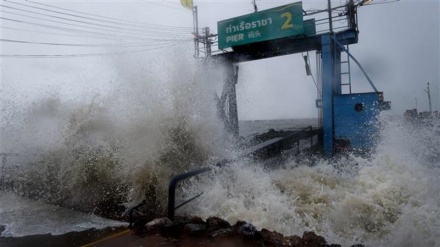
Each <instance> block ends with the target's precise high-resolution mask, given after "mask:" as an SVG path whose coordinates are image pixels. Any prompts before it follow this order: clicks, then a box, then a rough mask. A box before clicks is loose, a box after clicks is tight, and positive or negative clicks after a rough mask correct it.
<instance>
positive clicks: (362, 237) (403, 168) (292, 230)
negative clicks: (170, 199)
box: [0, 54, 440, 246]
mask: <svg viewBox="0 0 440 247" xmlns="http://www.w3.org/2000/svg"><path fill="white" fill-rule="evenodd" d="M163 57H164V56H161V58H162V59H164V61H162V62H158V63H143V62H144V61H137V60H135V61H124V59H122V58H120V59H118V60H115V61H114V63H115V66H114V67H115V68H116V69H117V71H116V73H117V76H116V81H117V83H116V84H117V85H116V86H115V87H114V88H113V90H109V92H108V93H106V94H104V95H99V96H96V97H94V98H93V99H89V98H88V99H80V100H77V101H73V102H72V101H65V100H62V99H61V97H59V96H58V95H57V94H56V93H50V96H46V97H45V98H43V99H40V100H36V101H35V102H34V104H33V105H32V106H31V107H29V106H28V105H25V106H20V105H16V104H15V103H14V104H11V106H10V107H9V108H8V106H6V107H5V108H6V109H13V110H11V112H10V114H9V115H8V114H6V116H3V120H5V119H6V120H5V121H2V140H3V141H4V143H3V145H4V146H3V149H4V151H5V152H16V153H19V156H18V157H16V158H15V159H14V158H11V161H9V162H8V164H7V165H6V166H5V167H2V174H1V181H0V186H1V189H2V190H9V191H14V192H15V193H17V194H20V195H24V196H27V197H31V198H35V199H40V200H43V201H46V202H50V203H53V204H58V205H63V206H66V207H73V208H76V209H80V210H83V211H87V212H95V213H100V214H102V215H106V216H114V215H113V213H112V212H120V206H119V205H118V204H122V203H127V202H128V203H127V204H126V205H127V206H130V205H134V204H136V203H138V202H140V201H141V200H143V199H147V200H148V201H149V202H150V205H149V206H150V208H152V211H153V212H151V213H152V214H156V213H163V210H164V208H163V205H165V199H166V198H165V196H166V185H167V183H168V181H169V179H170V177H171V176H172V175H174V174H177V173H179V172H182V171H184V170H188V169H192V168H194V167H196V166H198V165H204V164H206V163H210V162H211V161H215V160H216V159H217V158H225V157H227V156H230V155H233V153H234V152H236V150H235V149H233V148H231V147H232V145H231V144H230V142H229V140H228V139H227V137H225V136H224V133H223V130H222V126H221V124H220V122H219V121H218V120H217V116H216V114H215V113H216V110H215V103H214V102H213V98H214V97H212V96H213V92H214V91H215V90H214V89H215V88H216V87H218V85H214V84H213V83H212V82H213V81H218V82H220V81H221V80H216V79H213V74H215V73H211V72H206V68H204V69H203V70H201V69H200V70H199V69H198V68H199V66H200V65H198V64H195V63H194V64H188V60H185V62H182V61H179V59H183V58H180V57H179V56H176V54H172V55H169V57H168V58H166V56H165V58H163ZM176 59H177V60H178V61H176ZM167 61H173V63H167ZM133 64H136V65H139V66H140V67H137V66H132V65H133ZM164 64H173V65H169V66H163V65H164ZM176 64H181V65H182V66H175V65H176ZM189 68H191V69H189ZM146 71H147V73H146ZM205 73H207V74H205ZM217 73H218V72H217ZM208 74H209V76H208ZM217 79H218V78H217ZM11 95H12V96H13V97H15V98H20V95H19V93H17V92H14V93H13V94H11ZM12 96H11V97H12ZM17 96H18V97H17ZM12 111H13V112H12ZM17 114H18V115H19V116H18V117H17V116H15V115H17ZM382 119H383V124H384V128H383V130H382V133H381V135H382V139H381V142H380V144H379V146H378V147H377V150H376V152H375V154H373V155H372V156H371V157H370V158H368V159H364V158H359V157H355V156H347V157H342V158H340V159H337V160H319V159H318V161H314V162H312V161H309V160H303V161H302V162H301V163H298V162H295V161H290V162H287V163H286V165H285V166H284V167H283V168H281V169H275V170H269V169H267V168H263V166H262V165H260V164H258V163H255V162H251V161H241V162H237V163H234V164H231V165H230V166H228V167H227V168H225V169H221V170H217V171H215V172H214V173H213V174H211V175H210V176H200V177H198V178H194V179H192V180H190V181H189V182H188V183H184V185H185V186H184V187H183V188H182V192H183V193H182V194H183V196H184V197H190V196H194V195H195V194H196V193H198V192H200V191H205V193H204V194H203V196H202V197H201V198H199V199H198V200H197V201H194V202H193V203H191V204H188V205H186V206H185V207H184V208H182V209H181V210H182V211H181V212H186V213H192V214H196V215H201V216H204V217H208V216H213V215H215V216H219V217H223V218H225V219H227V220H229V221H230V222H231V223H234V222H235V221H236V220H238V219H240V220H246V221H250V222H251V223H253V224H254V225H256V226H257V227H259V228H263V227H264V228H268V229H271V230H276V231H279V232H282V233H284V234H297V235H301V234H302V232H303V231H306V230H313V231H315V232H316V233H317V234H320V235H322V236H324V237H326V239H327V240H328V241H329V242H332V243H341V244H344V245H351V244H353V243H363V244H366V245H367V246H440V242H439V239H440V230H439V229H440V209H439V205H440V195H439V194H438V192H437V189H438V188H440V180H439V177H440V150H439V147H440V124H439V122H438V120H437V122H435V121H433V122H432V123H431V122H429V123H425V124H424V125H422V126H418V127H417V126H416V127H412V126H407V125H405V124H404V123H403V122H402V121H400V120H398V119H393V118H390V117H389V116H382ZM5 143H7V144H5ZM305 164H313V165H312V166H308V165H305ZM24 220H25V219H24Z"/></svg>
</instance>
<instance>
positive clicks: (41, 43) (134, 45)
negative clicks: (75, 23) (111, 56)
mask: <svg viewBox="0 0 440 247" xmlns="http://www.w3.org/2000/svg"><path fill="white" fill-rule="evenodd" d="M0 42H8V43H19V44H34V45H55V46H77V47H139V46H156V45H161V44H180V43H181V42H176V41H174V42H170V41H168V42H159V43H139V44H136V43H134V44H123V43H122V44H74V43H51V42H33V41H25V40H12V39H0Z"/></svg>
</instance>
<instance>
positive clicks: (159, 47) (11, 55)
mask: <svg viewBox="0 0 440 247" xmlns="http://www.w3.org/2000/svg"><path fill="white" fill-rule="evenodd" d="M182 43H183V42H179V43H176V44H170V45H162V46H157V47H154V48H149V49H141V50H132V51H119V52H107V53H86V54H35V55H30V54H27V55H21V54H0V57H4V58H78V57H95V56H112V55H118V54H130V53H142V52H147V51H152V50H159V49H163V48H169V47H172V46H176V45H179V44H182Z"/></svg>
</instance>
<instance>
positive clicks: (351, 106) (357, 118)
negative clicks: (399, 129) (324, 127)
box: [333, 93, 380, 150]
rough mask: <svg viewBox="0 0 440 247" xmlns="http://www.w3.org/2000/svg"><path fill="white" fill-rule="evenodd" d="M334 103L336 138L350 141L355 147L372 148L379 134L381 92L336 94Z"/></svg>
mask: <svg viewBox="0 0 440 247" xmlns="http://www.w3.org/2000/svg"><path fill="white" fill-rule="evenodd" d="M333 103H334V127H335V140H342V141H348V142H349V143H350V146H351V148H353V149H358V150H369V149H372V148H373V147H374V146H375V144H376V143H377V139H378V134H379V129H378V125H377V117H378V115H379V113H380V108H379V106H380V105H379V94H378V93H362V94H345V95H335V96H334V101H333Z"/></svg>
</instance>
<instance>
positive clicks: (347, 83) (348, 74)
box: [341, 45, 351, 94]
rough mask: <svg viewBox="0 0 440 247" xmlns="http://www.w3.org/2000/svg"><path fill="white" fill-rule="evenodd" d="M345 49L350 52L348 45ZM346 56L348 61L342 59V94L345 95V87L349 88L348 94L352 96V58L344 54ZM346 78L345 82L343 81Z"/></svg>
mask: <svg viewBox="0 0 440 247" xmlns="http://www.w3.org/2000/svg"><path fill="white" fill-rule="evenodd" d="M345 49H347V51H349V46H348V45H346V46H345ZM344 54H345V59H346V60H342V58H341V91H342V94H344V90H343V89H344V87H345V88H347V87H348V94H351V69H350V56H349V55H348V53H346V52H344ZM341 56H342V55H341ZM343 65H346V66H343ZM344 70H345V71H344ZM344 77H345V80H344V79H343V78H344ZM345 94H346V93H345Z"/></svg>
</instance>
